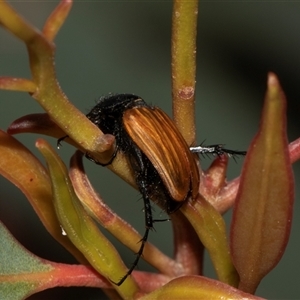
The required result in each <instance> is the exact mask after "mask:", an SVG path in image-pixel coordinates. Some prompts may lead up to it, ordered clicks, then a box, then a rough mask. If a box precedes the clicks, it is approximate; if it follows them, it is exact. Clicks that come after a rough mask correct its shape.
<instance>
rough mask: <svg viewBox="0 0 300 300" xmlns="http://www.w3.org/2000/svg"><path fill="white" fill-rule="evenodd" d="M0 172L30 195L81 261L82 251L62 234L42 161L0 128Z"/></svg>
mask: <svg viewBox="0 0 300 300" xmlns="http://www.w3.org/2000/svg"><path fill="white" fill-rule="evenodd" d="M0 154H1V160H0V174H1V175H2V176H4V177H5V178H7V179H8V180H9V181H10V182H12V183H13V184H14V185H16V186H17V187H18V188H19V189H20V190H21V191H22V192H23V193H24V194H25V196H26V197H27V199H28V201H29V202H30V204H31V205H32V207H33V209H34V210H35V212H36V213H37V215H38V216H39V218H40V220H41V222H42V223H43V225H44V226H45V228H46V229H47V230H48V232H49V233H50V234H51V235H52V236H53V237H54V238H55V239H56V240H57V241H58V242H59V243H61V244H62V245H63V246H64V247H65V248H66V249H67V250H68V251H69V252H70V253H71V254H72V255H74V257H75V258H76V259H77V260H78V261H80V262H81V263H86V259H85V258H84V257H83V255H82V254H81V253H80V252H79V251H78V250H77V249H76V248H75V247H74V245H73V244H72V243H71V242H70V240H69V239H68V237H66V236H63V235H62V234H61V228H60V224H59V222H58V219H57V216H56V213H55V210H54V206H53V203H52V197H53V196H52V190H51V183H50V180H49V175H48V172H47V170H46V169H45V167H44V166H43V165H42V164H41V163H40V161H39V160H38V159H37V158H36V157H35V156H34V155H33V154H32V153H31V152H30V151H29V150H28V149H27V148H26V147H25V146H24V145H22V144H21V143H20V142H19V141H17V140H16V139H15V138H14V137H12V136H10V135H9V134H7V133H6V132H4V131H2V130H0Z"/></svg>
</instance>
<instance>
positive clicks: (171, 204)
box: [86, 94, 245, 285]
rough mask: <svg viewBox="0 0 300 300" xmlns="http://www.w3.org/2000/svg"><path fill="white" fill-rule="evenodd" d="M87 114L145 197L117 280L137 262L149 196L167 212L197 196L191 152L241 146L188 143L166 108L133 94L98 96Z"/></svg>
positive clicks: (196, 175) (230, 152)
mask: <svg viewBox="0 0 300 300" xmlns="http://www.w3.org/2000/svg"><path fill="white" fill-rule="evenodd" d="M87 118H88V119H89V120H90V121H91V122H93V123H94V124H95V125H97V126H98V127H99V128H100V130H101V131H102V132H103V133H104V134H112V135H114V136H115V139H116V150H115V153H114V155H113V157H112V159H111V161H110V163H111V162H112V161H113V158H114V157H115V156H116V154H117V152H118V151H122V152H123V153H124V154H125V155H126V157H127V159H128V162H129V165H130V167H131V169H132V170H133V172H134V177H135V180H136V184H137V187H138V189H139V191H140V193H141V194H142V198H143V201H144V213H145V227H146V229H145V233H144V235H143V237H142V239H141V245H140V249H139V251H138V252H137V256H136V259H135V261H134V262H133V264H132V266H131V267H130V268H129V270H128V271H127V273H126V274H125V275H124V276H123V277H122V278H121V279H120V280H119V281H118V282H113V283H115V284H116V285H121V284H122V283H123V282H124V281H125V280H126V278H127V277H128V276H129V275H130V274H131V273H132V272H133V270H134V269H135V267H136V266H137V264H138V261H139V259H140V257H141V256H142V253H143V249H144V247H145V243H146V241H147V239H148V235H149V231H150V230H151V229H152V228H153V223H154V220H153V217H152V208H151V203H150V200H151V201H153V202H155V203H156V204H158V205H159V206H160V207H162V208H163V209H164V210H165V211H166V212H167V213H168V214H171V213H173V212H175V211H176V210H178V209H179V208H180V207H181V206H182V204H183V203H184V202H185V201H186V200H187V199H188V198H191V199H195V198H196V197H197V195H198V189H199V180H200V177H199V170H198V166H197V163H196V160H195V158H194V156H193V152H196V153H200V154H215V155H222V154H224V153H226V154H228V155H229V156H234V155H239V154H241V155H244V154H245V152H242V151H233V150H229V149H225V148H223V146H222V145H212V146H208V147H202V146H198V147H191V148H189V146H188V145H187V143H186V142H185V140H184V138H183V137H182V135H181V133H180V132H179V130H178V129H177V127H176V126H175V124H174V123H173V121H172V120H171V119H170V117H169V116H168V115H167V114H166V113H165V112H163V111H162V110H161V109H160V108H158V107H155V106H150V105H148V104H147V103H146V102H145V101H144V100H143V99H142V98H140V97H139V96H136V95H133V94H110V95H108V96H104V97H102V98H100V101H99V102H98V104H96V106H95V107H94V108H92V110H91V111H90V112H89V113H88V114H87ZM86 156H87V157H88V158H89V159H91V160H92V161H94V162H96V163H98V162H97V161H95V160H93V159H92V158H91V157H89V156H88V155H86ZM98 164H100V163H98ZM100 165H101V164H100Z"/></svg>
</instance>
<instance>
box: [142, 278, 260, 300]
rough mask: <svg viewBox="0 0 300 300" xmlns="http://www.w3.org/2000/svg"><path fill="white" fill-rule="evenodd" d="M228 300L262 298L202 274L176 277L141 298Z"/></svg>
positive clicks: (160, 299) (157, 299)
mask: <svg viewBox="0 0 300 300" xmlns="http://www.w3.org/2000/svg"><path fill="white" fill-rule="evenodd" d="M174 299H181V300H196V299H197V300H201V299H203V300H207V299H214V300H218V299H219V300H226V299H228V300H229V299H230V300H231V299H236V300H237V299H243V300H246V299H253V300H259V299H262V298H259V297H256V296H253V295H250V294H246V293H244V292H242V291H240V290H237V289H235V288H233V287H231V286H229V285H227V284H224V283H222V282H220V281H217V280H213V279H209V278H206V277H202V276H183V277H179V278H176V279H174V280H172V281H170V282H169V283H167V284H166V285H164V286H163V287H161V288H160V289H157V290H155V291H154V292H152V293H150V294H148V295H146V296H144V297H142V298H141V300H174Z"/></svg>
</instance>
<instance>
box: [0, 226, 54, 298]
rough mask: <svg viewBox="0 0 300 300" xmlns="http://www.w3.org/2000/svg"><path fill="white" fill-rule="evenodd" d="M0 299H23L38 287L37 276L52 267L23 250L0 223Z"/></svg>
mask: <svg viewBox="0 0 300 300" xmlns="http://www.w3.org/2000/svg"><path fill="white" fill-rule="evenodd" d="M0 238H1V248H0V262H1V263H0V299H1V300H8V299H14V300H18V299H24V298H25V297H26V296H28V295H31V294H33V293H34V291H35V290H36V289H37V288H38V287H39V286H40V279H39V276H34V274H37V273H38V274H39V273H44V272H50V271H51V270H53V267H52V266H51V265H49V264H47V263H45V262H44V261H42V260H41V259H39V258H38V257H36V256H34V255H32V254H31V253H30V252H28V251H27V250H26V249H25V248H23V247H22V246H21V245H20V244H19V243H18V242H17V241H16V240H15V238H14V237H13V236H12V235H11V234H10V232H9V231H8V230H7V229H6V227H5V226H4V225H3V224H2V223H1V222H0Z"/></svg>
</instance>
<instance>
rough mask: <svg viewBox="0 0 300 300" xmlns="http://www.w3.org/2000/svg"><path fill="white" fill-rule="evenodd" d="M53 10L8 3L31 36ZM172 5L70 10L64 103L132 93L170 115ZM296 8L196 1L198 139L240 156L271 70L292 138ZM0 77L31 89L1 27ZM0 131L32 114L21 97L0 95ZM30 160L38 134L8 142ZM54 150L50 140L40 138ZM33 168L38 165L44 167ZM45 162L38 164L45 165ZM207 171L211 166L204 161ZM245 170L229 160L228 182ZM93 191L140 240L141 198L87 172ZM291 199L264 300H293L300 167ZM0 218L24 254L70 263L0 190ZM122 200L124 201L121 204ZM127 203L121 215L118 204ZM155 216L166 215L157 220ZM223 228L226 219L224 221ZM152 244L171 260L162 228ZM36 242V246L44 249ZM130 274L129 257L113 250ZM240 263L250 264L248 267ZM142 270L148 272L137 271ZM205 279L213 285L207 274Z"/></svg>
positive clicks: (299, 16)
mask: <svg viewBox="0 0 300 300" xmlns="http://www.w3.org/2000/svg"><path fill="white" fill-rule="evenodd" d="M57 3H58V2H57V1H52V2H44V1H43V2H27V1H18V2H12V3H11V5H12V6H13V7H14V8H15V9H16V10H17V11H18V12H20V13H21V14H22V15H23V16H24V17H25V18H26V19H27V20H28V21H29V22H31V23H32V24H34V25H35V26H36V27H37V28H42V26H43V24H44V22H45V20H46V18H47V16H48V15H49V14H50V13H51V11H52V10H53V9H54V7H55V6H56V5H57ZM171 14H172V2H171V1H138V2H137V1H116V2H115V1H111V2H108V1H94V2H88V1H86V2H85V1H81V2H77V1H75V2H74V5H73V8H72V10H71V12H70V15H69V17H68V19H67V21H66V23H65V24H64V26H63V27H62V29H61V31H60V32H59V34H58V36H57V38H56V39H55V43H56V68H57V76H58V79H59V82H60V84H61V87H62V89H63V90H64V91H65V93H66V94H67V96H68V97H69V99H70V100H71V101H72V102H73V103H74V104H75V105H76V106H77V107H78V108H79V109H80V110H81V111H83V112H84V113H87V112H89V110H90V109H91V108H92V107H93V106H94V104H95V101H96V100H97V99H98V98H99V96H102V95H106V94H108V93H109V92H114V93H135V94H137V95H139V96H141V97H142V98H144V99H145V100H146V101H147V102H148V103H151V104H153V105H157V106H160V107H161V108H162V109H164V110H165V111H166V112H167V113H169V114H171V79H170V37H171ZM298 28H300V3H299V2H294V1H284V2H273V1H263V2H249V1H239V2H236V1H208V0H206V1H203V2H200V5H199V22H198V38H197V47H198V48H197V92H196V95H197V116H196V117H197V140H198V142H202V141H204V140H205V141H206V143H207V144H215V143H225V144H226V146H227V147H228V148H232V149H239V150H246V149H247V147H248V146H249V144H250V142H251V139H252V138H253V136H254V134H255V132H256V130H257V128H258V125H259V118H260V114H261V108H262V105H263V99H264V94H265V90H266V79H267V73H268V72H269V71H273V72H275V73H276V74H277V75H278V77H279V80H280V82H281V84H282V87H283V89H284V91H285V93H286V96H287V99H288V128H289V140H290V141H292V140H294V139H296V138H298V137H299V136H300V118H299V112H300V102H299V96H300V89H299V83H298V81H299V78H300V56H299V49H300V38H299V34H298V30H297V29H298ZM0 76H14V77H25V78H30V72H29V67H28V59H27V52H26V48H25V47H24V45H23V44H22V43H21V42H20V41H19V40H17V39H16V38H15V37H13V36H11V35H10V34H9V33H8V32H6V31H5V30H3V29H2V28H0ZM0 99H1V101H2V102H3V103H5V105H2V106H1V117H0V125H1V128H2V129H4V130H5V129H6V128H7V127H8V125H9V124H10V123H11V122H12V121H13V120H15V119H16V118H18V117H20V116H23V115H26V114H30V113H36V112H43V110H42V109H41V107H40V106H39V105H38V104H37V103H36V102H35V101H34V100H33V99H32V98H30V96H29V95H28V94H26V93H20V92H8V91H0ZM17 138H18V139H19V140H20V141H22V142H23V143H24V144H25V145H26V146H27V147H28V148H30V149H31V150H32V151H33V152H34V153H35V154H36V155H37V156H39V157H41V156H40V155H39V154H38V152H37V151H36V150H35V147H34V143H35V140H36V139H37V138H38V136H37V135H33V134H32V135H30V134H24V135H20V136H17ZM46 139H47V140H48V141H50V142H51V143H52V145H53V146H54V147H55V146H56V140H54V139H51V138H48V137H46ZM73 152H74V149H73V148H72V147H71V146H69V145H67V144H63V147H62V149H60V150H59V154H60V155H61V157H62V158H63V159H64V161H65V162H66V163H67V164H68V160H69V158H70V156H71V155H72V154H73ZM41 159H42V158H41ZM42 161H43V159H42ZM202 162H203V164H204V166H208V165H209V164H210V163H211V160H210V159H207V158H206V159H204V160H202ZM242 163H243V159H242V158H241V159H238V160H237V163H235V162H234V161H233V160H231V161H230V167H229V173H228V179H232V178H234V177H236V176H238V174H239V172H240V169H241V167H242ZM85 166H86V171H87V172H88V174H89V176H90V179H91V181H92V183H93V184H94V187H95V188H96V189H97V190H98V192H99V193H100V194H101V195H102V196H103V197H104V199H105V201H106V202H107V203H108V204H109V206H110V207H112V208H113V209H114V210H115V211H116V212H117V213H118V214H120V215H121V216H122V217H124V218H125V219H126V220H128V221H129V222H130V223H131V224H132V225H133V226H134V227H135V228H137V229H138V230H139V231H140V232H141V233H143V230H144V216H143V212H142V207H143V204H142V201H141V197H140V195H139V193H138V192H137V191H135V190H133V189H132V188H131V187H129V186H127V185H126V184H125V183H124V182H122V181H121V180H120V179H119V178H117V177H116V176H115V175H114V174H112V173H111V172H110V171H108V170H106V169H105V168H101V167H100V166H96V165H94V164H92V163H91V162H88V161H85ZM294 171H295V178H296V199H295V208H294V220H293V224H292V233H291V238H290V241H289V244H288V246H287V249H286V252H285V254H284V256H283V258H282V260H281V261H280V263H279V265H278V266H277V267H276V268H275V269H274V270H273V271H272V272H271V273H270V274H269V275H268V276H267V277H266V278H265V279H264V280H263V281H262V282H261V285H260V287H259V288H258V290H257V295H259V296H262V297H265V298H268V299H296V298H299V295H300V285H299V277H298V270H299V266H300V258H299V253H300V243H299V229H300V213H299V208H300V207H299V206H300V205H299V188H298V186H299V182H300V166H299V162H298V163H296V164H295V165H294ZM0 189H1V201H0V219H1V220H2V221H3V222H4V224H5V225H6V226H7V227H8V228H9V230H10V231H11V232H12V233H13V234H14V235H15V236H16V238H17V239H18V240H19V241H20V242H21V243H22V244H23V245H24V246H25V247H26V248H27V249H29V250H30V251H32V252H34V253H35V254H37V255H38V256H40V257H43V258H46V259H49V260H53V261H57V262H68V263H73V262H75V261H74V260H73V259H72V257H70V255H69V254H68V253H67V252H66V251H65V250H64V249H63V248H62V247H61V246H60V245H58V244H57V243H56V242H55V241H54V240H53V239H52V238H51V237H50V236H49V234H48V233H47V232H46V230H45V229H44V228H43V227H42V226H41V224H40V221H39V220H38V218H37V217H36V216H35V213H34V212H33V210H32V208H31V207H30V205H29V204H28V203H27V200H26V198H25V197H24V196H23V194H22V193H21V192H19V191H18V190H17V189H16V188H15V187H14V186H13V185H12V184H10V183H9V182H8V181H6V180H5V179H3V178H1V179H0ZM120 191H122V192H121V193H120ZM123 204H124V205H123ZM156 213H157V214H158V215H159V216H160V217H161V216H164V217H165V215H164V214H163V213H162V212H161V211H160V209H159V208H157V209H156ZM226 219H227V221H228V225H229V224H230V212H228V213H227V214H226ZM155 229H156V231H153V232H151V234H150V237H149V241H150V242H152V243H154V244H156V245H158V246H159V247H160V248H161V249H162V250H163V251H164V252H166V253H167V254H169V255H172V232H171V224H170V223H168V222H164V223H159V224H157V225H156V226H155ZM41 241H43V243H41ZM113 242H114V243H115V244H116V247H117V248H118V249H120V251H121V252H122V257H123V258H124V261H125V262H126V264H127V265H130V264H131V263H132V262H133V260H134V255H133V253H131V252H130V251H128V250H127V249H125V248H124V247H123V246H122V245H120V244H119V243H118V242H117V241H115V240H114V239H113ZM245 263H247V262H245ZM139 268H140V269H141V270H144V269H148V270H152V269H151V267H149V266H148V265H147V264H146V263H144V262H140V264H139ZM205 275H207V276H210V277H215V274H214V272H213V271H212V268H211V263H210V261H209V259H208V258H207V260H206V262H205ZM74 291H75V293H76V294H75V295H76V299H105V297H104V295H103V294H102V293H101V291H99V290H97V289H85V288H74V289H73V288H57V289H52V290H49V291H45V292H43V293H40V294H37V295H35V296H32V297H31V298H30V299H54V298H55V299H63V298H64V299H69V298H70V299H71V297H72V295H74V294H73V293H74Z"/></svg>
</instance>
